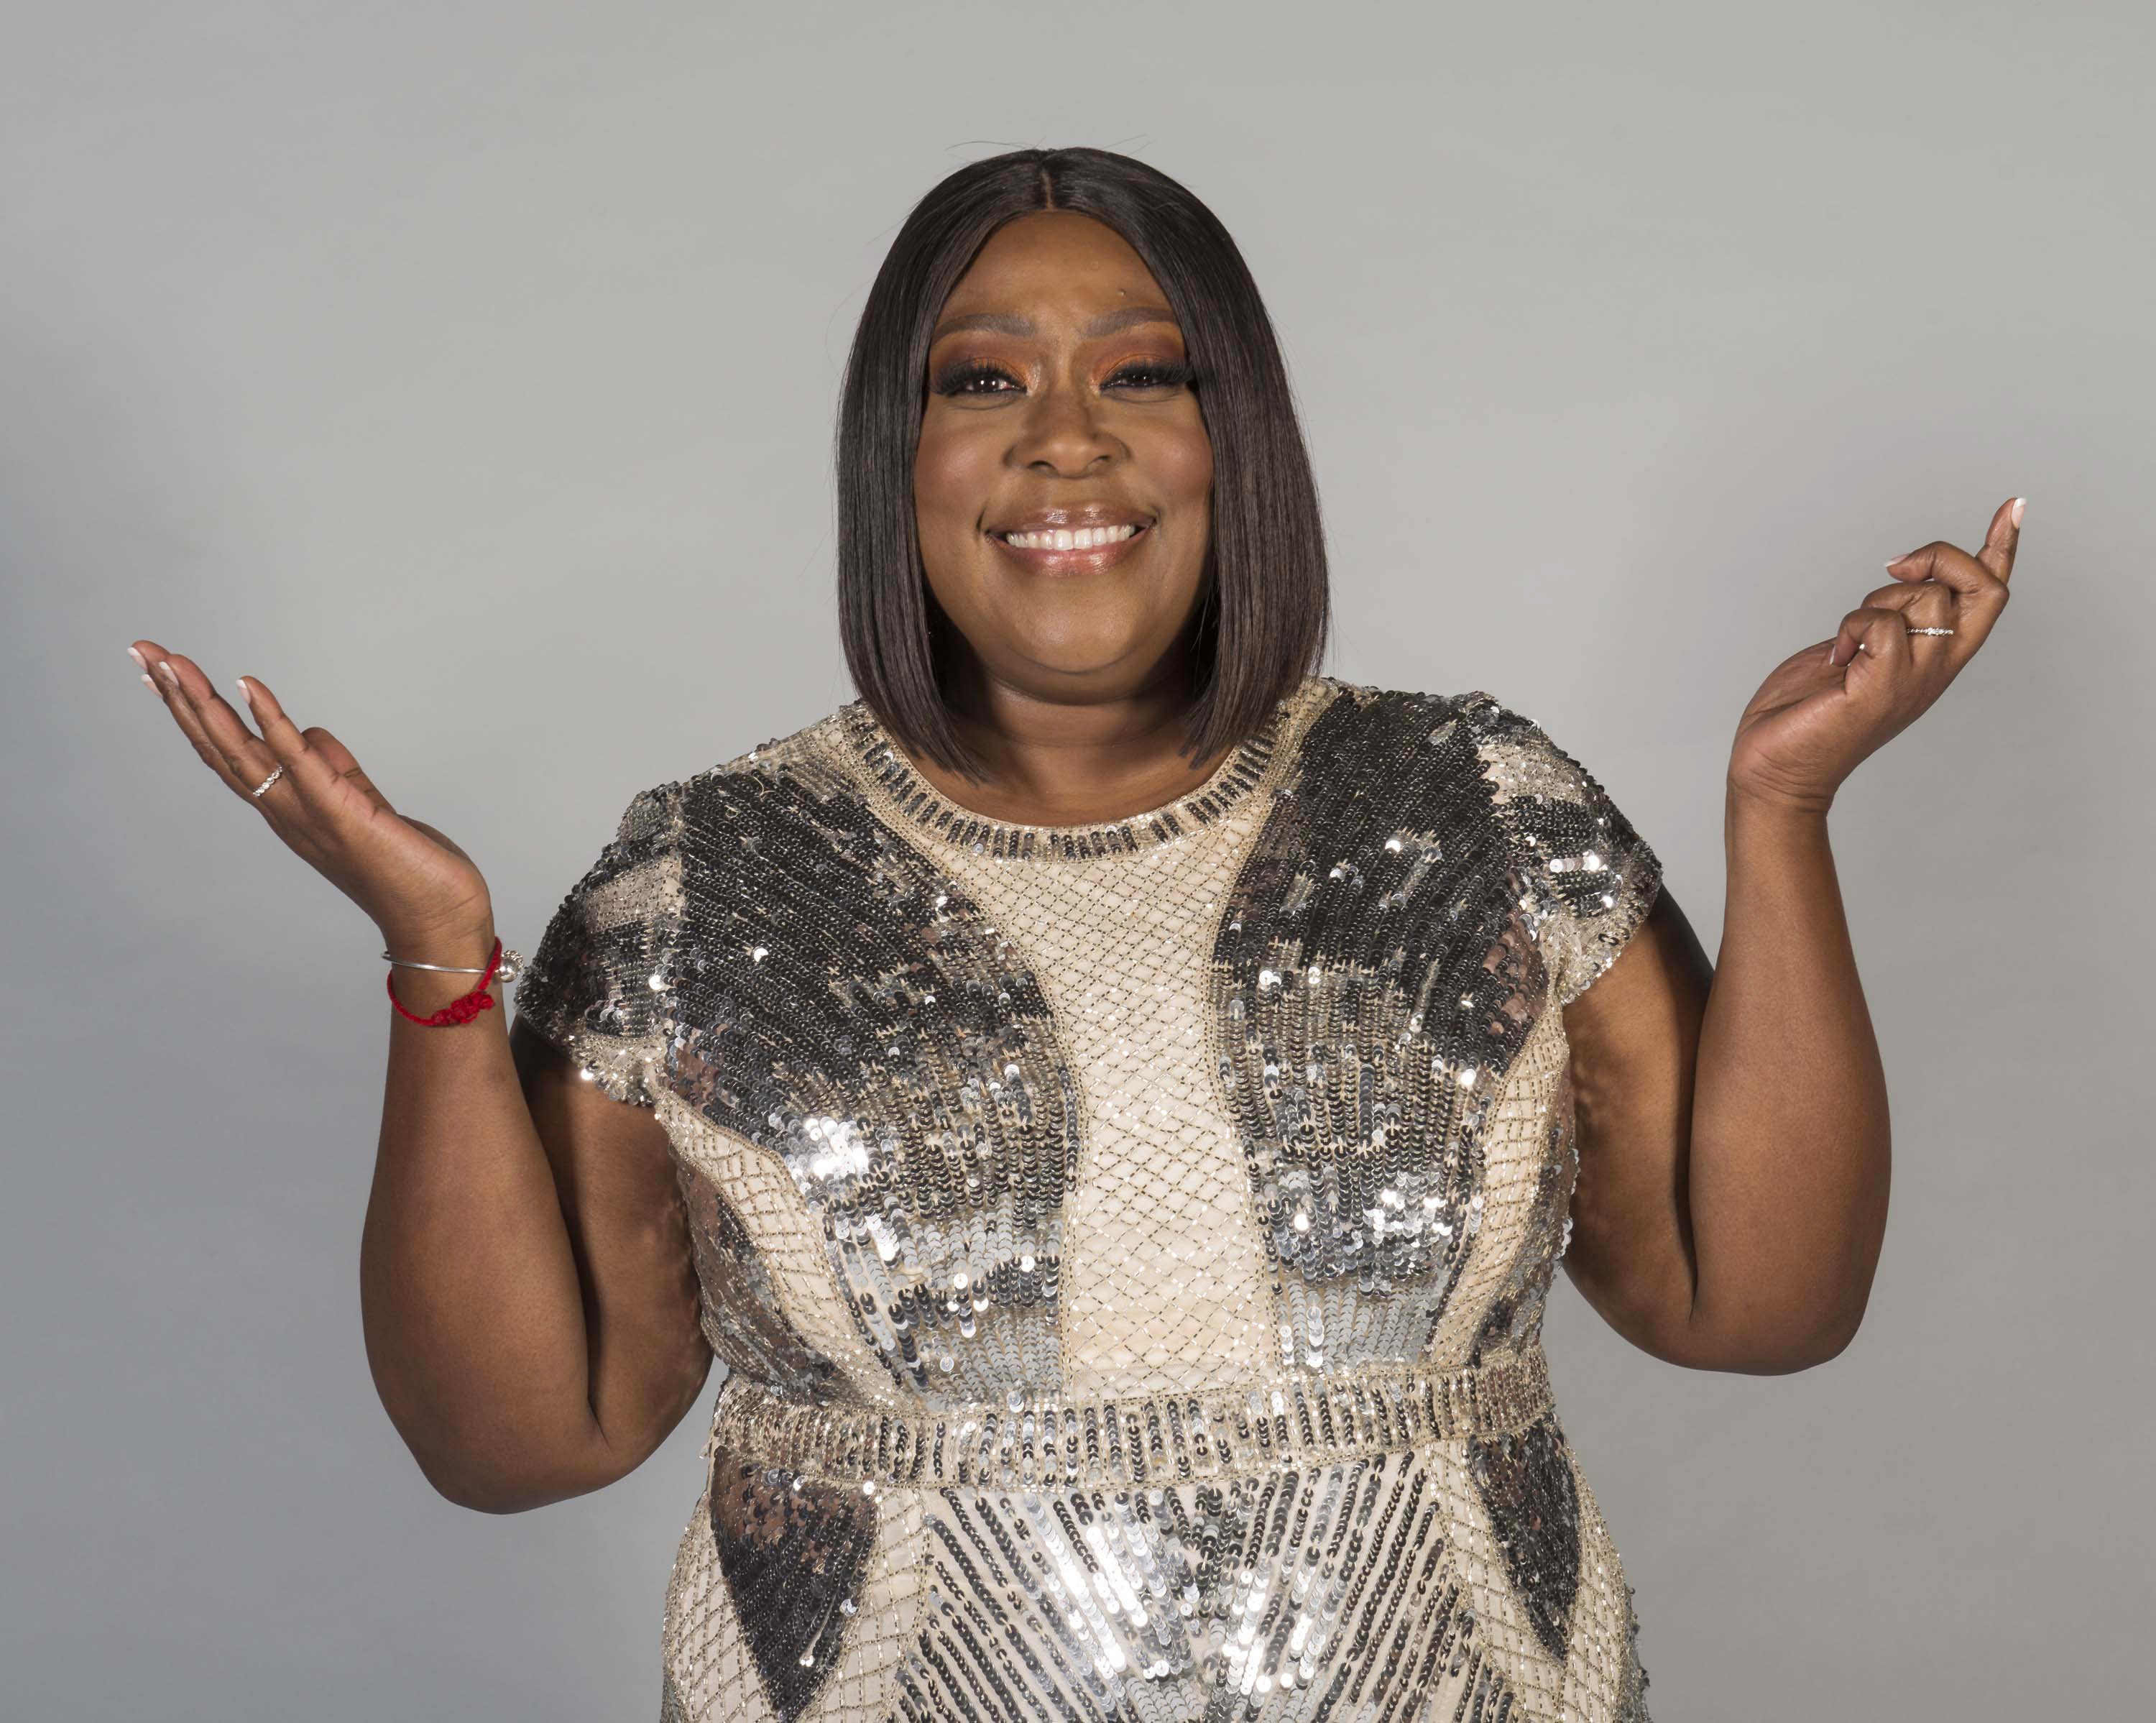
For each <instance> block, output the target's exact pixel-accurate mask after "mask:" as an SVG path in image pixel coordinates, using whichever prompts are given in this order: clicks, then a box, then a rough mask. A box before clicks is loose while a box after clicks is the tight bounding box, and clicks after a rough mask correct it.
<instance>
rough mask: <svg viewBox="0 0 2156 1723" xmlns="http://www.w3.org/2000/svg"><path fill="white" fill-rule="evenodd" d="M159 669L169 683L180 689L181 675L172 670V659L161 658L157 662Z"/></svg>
mask: <svg viewBox="0 0 2156 1723" xmlns="http://www.w3.org/2000/svg"><path fill="white" fill-rule="evenodd" d="M157 668H158V669H159V670H161V671H163V672H164V676H165V680H166V681H168V682H170V683H171V684H172V686H173V687H176V688H177V687H179V685H180V673H179V671H177V670H175V669H173V668H172V660H171V659H169V658H160V659H159V660H158V661H157Z"/></svg>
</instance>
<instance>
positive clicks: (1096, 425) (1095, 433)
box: [1010, 383, 1129, 478]
mask: <svg viewBox="0 0 2156 1723" xmlns="http://www.w3.org/2000/svg"><path fill="white" fill-rule="evenodd" d="M1128 452H1129V450H1127V448H1126V447H1125V445H1124V443H1123V440H1122V438H1120V437H1118V436H1116V435H1115V434H1114V433H1113V432H1112V431H1111V430H1110V429H1108V428H1107V425H1106V422H1105V420H1104V419H1103V417H1102V414H1101V403H1100V402H1099V400H1097V399H1096V398H1095V397H1094V395H1093V394H1092V393H1091V390H1088V389H1085V388H1074V387H1072V386H1070V384H1069V383H1058V384H1056V385H1054V386H1052V387H1050V388H1045V389H1043V390H1042V391H1041V392H1040V393H1039V394H1037V395H1035V396H1034V399H1032V400H1031V401H1030V402H1029V403H1028V404H1026V408H1025V411H1024V415H1023V417H1022V418H1021V419H1020V420H1019V424H1018V425H1017V435H1015V436H1014V438H1013V439H1012V441H1011V450H1010V459H1011V461H1012V463H1013V464H1014V465H1019V466H1024V467H1031V468H1034V469H1035V470H1038V471H1050V472H1054V473H1057V474H1060V475H1063V476H1067V477H1071V478H1077V477H1081V476H1084V475H1085V474H1087V473H1090V472H1092V471H1096V469H1097V468H1099V467H1100V466H1101V465H1102V464H1103V463H1104V462H1106V463H1108V464H1111V465H1112V464H1113V463H1114V462H1115V461H1116V460H1121V459H1122V457H1123V456H1124V455H1127V453H1128Z"/></svg>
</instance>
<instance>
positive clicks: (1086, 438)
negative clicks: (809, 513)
mask: <svg viewBox="0 0 2156 1723" xmlns="http://www.w3.org/2000/svg"><path fill="white" fill-rule="evenodd" d="M1223 477H1224V480H1225V482H1224V483H1223V482H1219V481H1220V480H1221V479H1222V478H1223ZM838 484H839V608H840V626H841V631H842V634H843V636H844V642H845V649H846V658H847V666H848V668H849V669H850V671H852V673H853V676H854V681H855V686H856V687H857V688H858V689H859V690H860V694H861V697H862V698H863V700H864V701H865V702H867V704H868V706H869V707H870V710H871V711H873V712H875V713H876V714H877V716H878V717H880V719H881V720H882V721H883V722H884V723H885V725H887V726H888V727H889V728H890V729H891V733H892V734H893V735H894V736H896V737H897V738H900V739H901V741H902V742H903V743H905V745H906V748H908V750H909V751H910V752H911V753H912V754H913V755H914V757H915V759H916V762H917V763H918V764H921V766H922V767H923V769H925V770H926V771H927V772H928V773H929V774H930V775H931V776H932V778H934V779H936V780H937V781H938V782H941V783H942V784H946V785H947V787H949V788H952V789H958V788H960V787H961V786H964V787H965V788H966V789H967V791H968V794H971V795H974V796H975V797H976V798H977V799H978V800H980V801H981V802H982V805H988V806H993V807H994V808H996V809H998V810H1000V811H1003V812H1005V813H1007V814H1009V815H1010V816H1011V817H1013V818H1014V819H1019V820H1026V819H1029V818H1033V819H1040V820H1057V819H1070V818H1086V817H1092V816H1096V815H1099V814H1101V813H1102V812H1117V811H1129V810H1131V809H1132V808H1136V807H1140V806H1146V805H1154V804H1156V803H1158V801H1160V800H1167V799H1169V798H1170V797H1172V796H1173V795H1174V794H1176V793H1178V792H1179V790H1181V789H1188V787H1189V786H1190V785H1191V784H1195V783H1199V782H1202V781H1203V780H1204V778H1205V777H1206V776H1207V775H1208V774H1209V772H1210V771H1211V770H1212V769H1214V767H1215V766H1217V764H1219V761H1220V760H1221V759H1223V758H1224V757H1225V755H1226V754H1227V753H1228V751H1229V749H1230V748H1233V747H1234V746H1235V744H1236V743H1239V742H1240V741H1242V740H1243V739H1245V738H1247V737H1248V736H1249V735H1250V733H1252V732H1253V731H1255V729H1256V728H1258V726H1259V725H1260V723H1263V722H1264V718H1265V714H1266V712H1268V711H1269V710H1270V708H1271V707H1272V706H1273V705H1274V704H1275V703H1276V702H1278V701H1279V700H1280V699H1281V697H1283V696H1285V695H1286V693H1287V692H1290V690H1291V689H1292V688H1293V687H1295V685H1296V682H1297V681H1298V680H1299V679H1300V678H1301V676H1304V675H1306V674H1307V673H1309V672H1310V671H1312V670H1314V669H1315V668H1316V667H1317V663H1318V661H1319V660H1320V657H1321V656H1322V652H1323V650H1324V645H1325V638H1326V631H1327V621H1328V618H1329V615H1330V599H1329V588H1328V582H1327V568H1326V557H1325V545H1324V537H1323V532H1322V527H1321V522H1320V515H1319V509H1318V501H1317V486H1316V484H1315V482H1314V481H1313V479H1312V475H1311V470H1310V463H1309V459H1308V456H1307V454H1306V451H1305V449H1304V446H1303V442H1302V437H1301V431H1300V429H1299V428H1298V427H1297V425H1296V415H1295V409H1294V404H1293V399H1292V395H1291V390H1290V388H1289V385H1288V379H1287V373H1286V365H1285V364H1284V363H1283V361H1282V359H1281V352H1280V347H1279V342H1278V341H1277V340H1276V337H1275V335H1274V332H1273V328H1272V324H1271V321H1270V318H1269V317H1268V316H1266V313H1265V305H1264V302H1263V301H1262V299H1261V298H1260V296H1259V294H1258V291H1257V287H1256V285H1255V283H1254V282H1253V281H1252V280H1251V279H1250V272H1249V270H1248V269H1247V268H1246V267H1245V265H1244V262H1243V260H1242V256H1241V255H1240V252H1239V251H1238V250H1237V249H1236V247H1235V242H1234V240H1233V239H1231V238H1230V237H1229V234H1228V233H1227V231H1226V230H1225V229H1224V228H1222V227H1221V225H1220V224H1219V220H1218V219H1216V218H1215V217H1214V215H1213V213H1212V212H1211V211H1210V210H1209V209H1208V208H1205V206H1204V204H1203V203H1199V200H1198V199H1197V198H1193V196H1192V195H1191V194H1190V193H1189V192H1188V190H1186V189H1185V188H1183V187H1182V186H1180V185H1178V184H1177V183H1175V182H1174V181H1173V180H1172V179H1169V178H1168V177H1167V176H1165V175H1163V174H1160V173H1158V172H1155V171H1154V170H1153V169H1152V168H1150V167H1146V166H1145V165H1144V164H1143V163H1142V162H1133V161H1132V160H1131V159H1130V158H1128V157H1122V156H1116V155H1112V154H1110V153H1107V152H1101V151H1093V150H1082V149H1077V150H1062V151H1055V152H1039V151H1019V152H1014V153H1012V154H1010V155H1008V156H1002V157H995V158H993V159H992V160H990V161H987V162H977V163H974V164H973V165H972V166H971V167H966V168H963V169H961V170H960V171H959V172H957V173H955V174H953V175H952V176H951V177H950V178H948V179H947V180H946V181H945V182H944V183H942V185H939V186H938V187H937V188H935V189H934V190H933V191H932V192H931V193H929V194H928V196H927V198H923V199H922V201H921V204H920V206H919V207H918V208H916V210H915V211H914V213H913V215H912V216H911V219H909V220H908V221H907V222H906V225H905V228H904V229H903V230H902V231H901V233H900V234H899V236H898V238H897V239H896V241H895V242H894V243H893V244H892V246H891V251H890V254H889V255H887V256H886V258H885V260H884V265H883V267H882V269H881V270H880V271H879V272H878V275H877V277H876V280H875V285H874V286H873V287H872V288H871V290H870V296H869V302H868V304H867V306H866V307H865V309H864V311H863V312H862V315H861V320H860V327H859V330H858V332H857V333H856V335H855V341H854V346H853V350H852V353H851V356H850V360H849V363H848V365H847V370H846V380H845V386H844V398H843V400H842V402H841V404H840V409H839V439H838ZM1101 527H1132V528H1134V529H1137V530H1135V531H1134V532H1132V535H1131V536H1130V537H1128V538H1127V540H1125V541H1124V542H1123V547H1122V548H1118V547H1117V546H1116V544H1115V543H1109V544H1107V545H1105V546H1104V545H1098V544H1096V545H1094V546H1091V547H1087V546H1083V545H1081V544H1080V543H1078V542H1077V534H1078V533H1079V532H1081V531H1083V530H1086V529H1089V528H1090V529H1092V530H1094V531H1095V532H1097V531H1098V530H1099V529H1100V528H1101ZM1028 528H1035V529H1040V530H1044V531H1046V532H1055V533H1058V534H1060V533H1062V532H1069V533H1070V534H1071V535H1072V542H1071V543H1070V544H1068V545H1065V544H1064V543H1060V539H1059V540H1052V541H1050V542H1048V543H1042V542H1040V540H1039V538H1038V537H1036V536H1035V534H1034V533H1032V532H1028V531H1027V530H1026V529H1028ZM1014 534H1015V535H1016V536H1017V537H1018V538H1019V543H1012V542H1011V538H1012V536H1013V535H1014ZM1070 577H1082V578H1078V579H1071V578H1070ZM1111 708H1112V709H1111ZM1013 723H1017V725H1018V726H1019V734H1020V736H1021V737H1023V736H1024V734H1025V733H1027V732H1028V731H1029V730H1030V731H1034V732H1036V733H1037V732H1039V731H1041V730H1045V732H1046V736H1045V738H1044V739H1046V740H1048V741H1050V743H1051V747H1050V748H1049V749H1048V750H1046V751H1045V752H1044V751H1042V750H1037V749H1029V748H1025V747H1024V746H1023V745H1021V746H1020V747H1019V748H1011V747H1009V745H1008V741H1009V738H1010V734H1011V730H1010V726H1011V725H1012V724H1013ZM1081 756H1083V757H1082V758H1081ZM1059 768H1068V769H1059ZM1104 771H1105V773H1106V776H1107V779H1108V781H1107V782H1106V783H1105V784H1104V782H1103V774H1104ZM1117 777H1121V778H1122V779H1125V780H1126V782H1125V783H1124V784H1122V787H1121V788H1120V789H1119V788H1117V787H1116V784H1115V782H1114V780H1115V779H1116V778H1117ZM1104 790H1105V791H1106V798H1105V800H1106V802H1107V803H1108V804H1110V805H1109V806H1107V807H1106V808H1103V806H1102V805H1101V804H1102V802H1103V799H1104V798H1103V792H1104ZM1118 800H1120V801H1121V802H1122V803H1123V804H1124V806H1123V807H1122V808H1121V809H1116V808H1115V807H1114V806H1112V804H1113V803H1115V802H1116V801H1118Z"/></svg>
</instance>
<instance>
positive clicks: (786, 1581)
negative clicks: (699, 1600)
mask: <svg viewBox="0 0 2156 1723" xmlns="http://www.w3.org/2000/svg"><path fill="white" fill-rule="evenodd" d="M706 1502H707V1504H708V1512H709V1515H710V1520H711V1534H712V1539H713V1545H714V1547H715V1548H716V1551H717V1554H718V1563H719V1570H720V1571H721V1573H723V1574H724V1575H725V1576H726V1584H727V1586H728V1587H730V1588H731V1591H732V1592H733V1596H734V1602H735V1606H736V1607H737V1609H739V1610H740V1612H741V1615H742V1620H743V1621H744V1622H745V1623H747V1640H748V1648H749V1653H750V1655H751V1656H752V1657H753V1658H754V1659H756V1664H757V1669H758V1670H760V1671H761V1672H762V1676H763V1679H764V1685H765V1688H766V1690H767V1692H768V1693H769V1694H770V1695H771V1699H772V1705H773V1709H774V1710H776V1711H777V1712H778V1715H780V1716H781V1717H783V1718H786V1719H788V1723H791V1720H792V1719H793V1718H795V1717H798V1716H799V1715H801V1713H802V1711H803V1710H804V1709H805V1708H806V1707H807V1705H808V1701H809V1700H810V1698H811V1697H812V1696H813V1695H814V1693H815V1690H816V1689H817V1687H818V1686H819V1684H821V1683H822V1681H823V1679H824V1674H826V1672H828V1671H829V1669H830V1668H831V1667H832V1666H833V1665H834V1664H835V1663H836V1662H837V1661H838V1658H839V1648H840V1643H841V1639H842V1636H843V1634H844V1629H845V1626H846V1623H847V1620H848V1618H850V1617H851V1616H852V1615H854V1614H855V1613H856V1612H857V1609H858V1605H857V1604H856V1602H855V1595H854V1594H855V1591H856V1589H857V1588H858V1587H859V1585H860V1581H861V1579H862V1576H863V1574H864V1572H865V1569H866V1566H867V1562H868V1555H869V1551H870V1546H872V1545H873V1544H874V1542H875V1520H876V1514H875V1501H874V1500H873V1499H871V1498H870V1497H869V1496H865V1495H864V1494H861V1492H860V1491H859V1490H849V1489H839V1488H838V1487H837V1486H835V1485H833V1484H812V1483H809V1482H808V1481H807V1480H806V1479H802V1478H799V1477H797V1476H793V1475H792V1474H787V1473H784V1472H782V1471H778V1470H776V1469H774V1468H762V1467H756V1466H751V1465H748V1464H747V1463H744V1462H743V1461H742V1460H741V1459H739V1458H737V1457H736V1456H734V1455H731V1454H725V1453H721V1454H717V1455H716V1456H714V1457H713V1458H712V1461H711V1486H710V1490H709V1493H708V1494H707V1496H706Z"/></svg>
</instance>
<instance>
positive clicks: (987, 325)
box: [928, 305, 1175, 343]
mask: <svg viewBox="0 0 2156 1723" xmlns="http://www.w3.org/2000/svg"><path fill="white" fill-rule="evenodd" d="M1174 321H1175V314H1174V312H1173V311H1169V310H1168V308H1167V307H1166V306H1152V305H1127V306H1123V307H1122V309H1121V310H1120V311H1108V312H1106V313H1104V314H1103V315H1101V316H1097V317H1096V318H1094V319H1093V321H1091V322H1090V323H1088V324H1086V327H1084V328H1082V329H1081V330H1080V331H1079V333H1080V334H1081V335H1083V336H1086V337H1088V338H1091V337H1094V336H1097V335H1113V334H1114V333H1115V332H1116V331H1117V330H1118V329H1127V328H1129V327H1131V326H1132V325H1133V324H1135V323H1173V322H1174ZM961 329H985V330H987V331H988V332H989V333H990V334H993V335H1017V336H1026V335H1030V334H1032V333H1033V321H1032V320H1031V319H1030V318H1029V317H1017V316H1011V315H1009V313H1008V312H1004V311H965V312H962V313H960V314H959V315H958V316H955V317H946V318H945V319H944V320H943V321H942V322H940V323H938V324H937V326H936V332H935V333H934V334H932V335H931V336H930V337H928V339H929V341H930V342H931V343H934V342H939V341H941V340H942V338H943V337H945V336H947V335H955V334H956V333H957V332H958V331H960V330H961Z"/></svg>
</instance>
